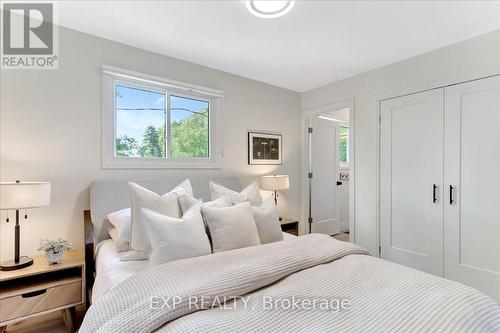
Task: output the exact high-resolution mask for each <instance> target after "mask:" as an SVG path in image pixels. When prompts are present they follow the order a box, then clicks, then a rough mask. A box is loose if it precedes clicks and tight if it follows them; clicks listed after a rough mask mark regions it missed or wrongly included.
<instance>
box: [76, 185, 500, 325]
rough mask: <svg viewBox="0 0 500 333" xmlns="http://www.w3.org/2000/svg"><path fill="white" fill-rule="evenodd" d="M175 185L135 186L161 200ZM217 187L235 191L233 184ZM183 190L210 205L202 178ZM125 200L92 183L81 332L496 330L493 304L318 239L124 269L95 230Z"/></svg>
mask: <svg viewBox="0 0 500 333" xmlns="http://www.w3.org/2000/svg"><path fill="white" fill-rule="evenodd" d="M181 180H182V179H180V178H173V179H168V180H162V181H149V182H140V183H141V184H142V185H143V186H145V187H148V188H150V189H152V190H155V191H157V192H158V193H161V192H162V191H163V192H166V191H168V190H170V189H171V188H173V186H175V185H176V184H177V183H178V182H180V181H181ZM216 181H217V182H219V183H221V184H224V185H225V186H228V187H231V188H233V189H235V190H238V189H239V188H240V185H239V180H238V179H237V178H232V177H228V178H219V179H217V180H216ZM192 183H193V190H194V192H195V196H198V197H201V198H204V199H205V200H207V199H209V191H208V180H207V179H192ZM126 194H127V191H126V182H97V183H93V184H92V186H91V209H92V212H91V214H88V213H87V216H92V227H91V228H90V227H88V226H87V227H86V230H87V232H86V239H87V240H90V239H92V242H90V241H89V242H87V243H88V244H87V245H88V249H90V248H92V250H91V252H92V254H93V252H94V248H95V246H94V244H100V245H99V247H98V248H97V262H96V270H97V278H96V283H95V285H94V293H95V294H96V296H95V297H93V304H92V305H91V306H90V308H89V310H88V311H87V314H86V316H85V318H84V321H83V323H82V326H81V329H80V331H81V332H125V331H128V332H200V331H203V332H227V331H236V332H265V331H267V332H271V331H272V332H304V331H307V332H326V331H339V332H430V331H436V332H437V331H439V332H500V307H499V306H498V304H496V303H495V302H494V301H493V300H492V299H491V298H489V297H488V296H486V295H484V294H482V293H480V292H478V291H476V290H474V289H472V288H470V287H467V286H464V285H462V284H460V283H456V282H453V281H449V280H445V279H442V278H438V277H435V276H432V275H429V274H426V273H424V272H420V271H416V270H414V269H411V268H407V267H404V266H400V265H397V264H394V263H391V262H388V261H385V260H381V259H378V258H374V257H371V256H369V255H368V253H367V252H366V251H365V250H364V249H363V248H361V247H359V246H357V245H355V244H351V243H346V242H340V241H337V240H335V239H333V238H331V237H328V236H326V235H320V234H311V235H305V236H300V237H293V238H288V239H287V240H286V241H280V242H275V243H270V244H265V245H260V246H251V247H246V248H240V249H236V250H231V251H225V252H219V253H215V254H211V255H206V256H202V257H196V258H189V259H182V260H176V261H172V262H168V263H166V264H162V265H158V266H156V267H153V268H147V267H145V266H144V265H147V264H146V261H142V262H140V261H138V262H134V264H133V265H129V264H126V265H125V266H123V265H122V262H119V260H118V259H117V258H118V257H117V255H116V250H115V251H114V252H113V248H112V246H113V244H112V242H110V241H109V240H106V238H107V236H106V233H103V232H102V231H103V228H106V224H105V219H104V216H105V215H106V214H107V213H109V212H112V211H114V210H118V209H121V208H125V207H127V204H128V203H127V195H126ZM106 212H107V213H106ZM87 221H88V219H87ZM89 229H92V230H94V231H95V232H88V231H89ZM90 245H91V246H90ZM89 252H90V250H89ZM113 253H114V254H113Z"/></svg>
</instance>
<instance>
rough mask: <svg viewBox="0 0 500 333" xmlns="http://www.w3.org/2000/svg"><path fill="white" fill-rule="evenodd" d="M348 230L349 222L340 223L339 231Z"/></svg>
mask: <svg viewBox="0 0 500 333" xmlns="http://www.w3.org/2000/svg"><path fill="white" fill-rule="evenodd" d="M348 230H349V221H346V222H341V223H340V231H348Z"/></svg>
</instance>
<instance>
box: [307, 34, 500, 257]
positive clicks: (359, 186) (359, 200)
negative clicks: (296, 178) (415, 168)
mask: <svg viewBox="0 0 500 333" xmlns="http://www.w3.org/2000/svg"><path fill="white" fill-rule="evenodd" d="M498 73H500V31H495V32H492V33H489V34H486V35H482V36H479V37H476V38H473V39H470V40H467V41H464V42H461V43H458V44H454V45H451V46H447V47H444V48H442V49H438V50H435V51H432V52H429V53H426V54H422V55H419V56H416V57H413V58H410V59H407V60H404V61H401V62H398V63H395V64H392V65H389V66H385V67H382V68H379V69H376V70H373V71H370V72H367V73H364V74H361V75H357V76H354V77H351V78H348V79H345V80H342V81H338V82H335V83H332V84H329V85H326V86H324V87H321V88H318V89H315V90H312V91H308V92H305V93H304V94H302V96H301V105H302V110H307V109H310V108H313V107H317V106H321V105H326V104H329V103H335V102H339V101H343V100H347V99H352V98H354V99H355V180H354V182H355V238H356V242H357V243H358V244H360V245H362V246H364V247H366V248H367V249H368V250H369V251H371V252H372V253H378V250H377V248H378V227H377V215H378V208H377V205H378V203H377V195H378V151H377V149H378V119H377V116H378V109H377V108H378V98H379V97H381V96H389V95H394V96H396V95H397V93H398V92H401V93H406V92H410V91H418V90H421V89H428V88H431V87H434V86H441V85H446V84H450V83H454V82H459V81H463V80H466V79H473V78H478V77H482V76H487V75H492V74H498Z"/></svg>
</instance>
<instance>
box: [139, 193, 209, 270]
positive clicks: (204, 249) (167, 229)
mask: <svg viewBox="0 0 500 333" xmlns="http://www.w3.org/2000/svg"><path fill="white" fill-rule="evenodd" d="M200 209H201V202H198V203H197V204H195V205H194V206H193V207H191V208H190V209H188V210H187V211H186V213H185V214H184V215H183V216H182V219H177V218H173V217H169V216H165V215H162V214H159V213H157V212H155V211H152V210H150V209H146V208H143V209H142V210H141V216H142V220H143V221H144V224H145V225H146V230H147V233H148V236H149V239H150V241H151V248H152V251H151V254H150V257H149V266H150V267H151V266H156V265H160V264H164V263H166V262H169V261H173V260H178V259H185V258H192V257H198V256H203V255H207V254H210V253H211V248H210V242H209V241H208V237H207V234H206V233H205V226H204V225H203V220H202V217H201V211H200Z"/></svg>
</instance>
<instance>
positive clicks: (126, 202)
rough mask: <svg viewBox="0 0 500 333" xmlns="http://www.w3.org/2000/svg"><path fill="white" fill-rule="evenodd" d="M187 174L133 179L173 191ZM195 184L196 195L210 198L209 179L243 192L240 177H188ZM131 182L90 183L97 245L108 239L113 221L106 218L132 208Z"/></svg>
mask: <svg viewBox="0 0 500 333" xmlns="http://www.w3.org/2000/svg"><path fill="white" fill-rule="evenodd" d="M184 179H186V177H165V178H162V179H158V180H130V181H132V182H135V183H137V184H139V185H141V186H144V187H145V188H147V189H149V190H151V191H153V192H156V193H158V194H163V193H166V192H168V191H170V190H172V189H173V188H174V187H175V186H177V185H178V184H179V183H180V182H182V181H183V180H184ZM189 179H190V180H191V184H192V186H193V192H194V196H195V198H202V199H203V200H204V201H210V200H211V198H210V188H209V185H208V183H209V181H210V180H213V181H214V182H216V183H219V184H221V185H224V186H226V187H228V188H230V189H232V190H235V191H240V190H241V184H240V179H239V178H237V177H205V178H189ZM128 182H129V181H123V180H121V181H95V182H92V183H91V184H90V212H91V218H92V224H93V237H94V245H97V243H99V242H100V241H102V240H104V239H108V238H109V235H108V227H109V226H110V223H109V221H108V219H107V218H106V215H108V214H109V213H112V212H115V211H117V210H120V209H123V208H127V207H130V196H129V193H128V188H127V183H128Z"/></svg>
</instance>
